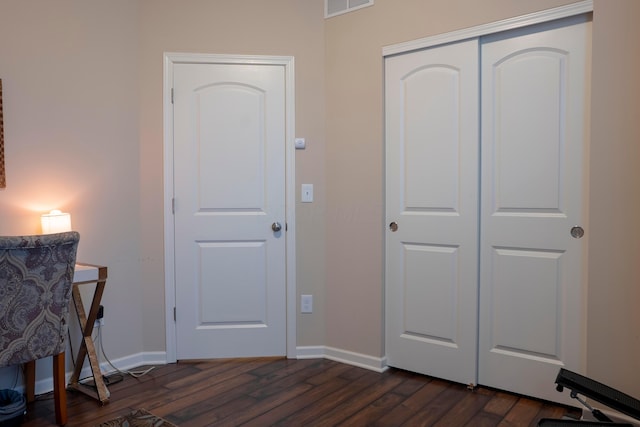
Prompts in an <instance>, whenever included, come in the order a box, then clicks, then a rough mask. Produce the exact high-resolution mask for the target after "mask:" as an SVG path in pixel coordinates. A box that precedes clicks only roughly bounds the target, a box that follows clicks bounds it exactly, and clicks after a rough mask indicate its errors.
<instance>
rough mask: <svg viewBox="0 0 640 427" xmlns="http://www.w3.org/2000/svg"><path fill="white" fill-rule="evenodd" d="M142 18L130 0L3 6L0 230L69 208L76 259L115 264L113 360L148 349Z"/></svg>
mask: <svg viewBox="0 0 640 427" xmlns="http://www.w3.org/2000/svg"><path fill="white" fill-rule="evenodd" d="M137 13H138V12H137V7H136V4H135V3H134V2H131V1H130V0H110V1H54V2H52V1H47V0H1V1H0V78H1V79H2V83H3V101H4V102H3V106H4V132H5V157H6V169H7V188H6V189H3V190H0V234H3V235H6V234H29V233H39V232H40V214H41V213H43V212H46V211H48V210H50V209H54V208H59V209H62V210H65V211H68V212H70V213H71V215H72V225H73V228H74V229H76V230H78V231H79V232H80V235H81V237H80V246H79V248H78V259H79V260H81V261H84V262H93V263H98V264H104V265H107V266H108V267H109V281H108V287H107V289H106V291H105V294H104V298H103V303H104V305H105V323H106V326H105V337H104V338H105V339H104V343H105V348H106V351H107V352H109V351H111V352H112V353H113V356H112V355H111V354H110V357H116V358H117V357H121V356H123V355H129V354H137V353H140V352H142V350H143V346H142V340H141V337H142V316H141V311H140V306H141V296H142V293H141V287H140V268H139V258H140V251H139V242H138V238H137V230H138V228H139V225H140V219H139V198H140V191H139V166H138V164H139V149H138V145H139V144H138V59H137V47H136V46H137V37H138V28H137ZM72 320H75V319H72ZM71 325H72V327H74V328H75V325H76V323H75V322H72V323H71ZM74 344H75V346H74V349H76V350H77V346H78V342H75V343H74ZM68 360H69V359H68ZM69 365H70V363H69ZM49 369H50V368H49ZM4 379H5V378H4V377H2V378H0V388H3V387H2V386H3V385H7V384H6V383H4V382H3V380H4ZM13 380H14V377H13V376H12V377H11V378H10V379H9V381H10V382H13ZM9 386H11V384H9Z"/></svg>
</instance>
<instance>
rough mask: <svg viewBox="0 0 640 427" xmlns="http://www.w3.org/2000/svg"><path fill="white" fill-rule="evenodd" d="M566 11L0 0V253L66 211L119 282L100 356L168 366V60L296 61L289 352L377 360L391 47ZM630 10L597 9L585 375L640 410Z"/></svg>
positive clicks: (441, 0) (512, 6)
mask: <svg viewBox="0 0 640 427" xmlns="http://www.w3.org/2000/svg"><path fill="white" fill-rule="evenodd" d="M570 2H571V1H568V0H564V1H563V0H539V1H535V2H534V1H529V2H523V1H513V0H487V1H485V2H482V3H481V4H482V7H478V5H479V4H480V3H479V2H477V1H475V0H403V1H398V0H376V2H375V5H374V6H372V7H369V8H365V9H362V10H360V11H358V12H355V13H350V14H346V15H343V16H339V17H335V18H331V19H329V20H326V21H325V20H324V19H323V17H322V6H323V2H322V1H321V0H314V1H311V0H304V1H302V0H277V1H276V0H273V1H269V2H265V1H263V0H219V1H201V0H181V1H180V2H176V1H170V0H139V1H132V0H109V1H104V0H102V1H101V0H58V1H56V2H51V1H50V0H0V78H2V79H3V84H4V109H5V139H6V145H7V146H6V159H7V173H8V177H7V178H8V187H7V189H5V190H0V234H18V233H32V232H34V233H35V232H38V231H39V226H38V217H39V214H40V213H41V212H43V211H46V210H48V209H51V208H62V209H64V210H68V211H70V212H71V213H72V214H73V222H74V228H76V229H78V230H79V231H80V232H81V234H82V242H81V246H80V258H81V259H83V260H86V261H92V262H96V263H104V264H106V265H108V266H109V269H110V270H109V276H110V277H109V281H108V288H107V291H106V293H105V298H104V302H105V307H106V317H105V320H106V326H105V328H104V342H105V346H106V349H107V350H108V351H109V356H110V357H111V358H112V359H117V358H119V357H125V356H129V355H132V354H137V353H139V352H142V351H146V352H153V351H163V350H164V349H165V343H164V341H165V331H164V267H163V262H164V261H163V236H162V234H163V213H162V198H163V163H162V162H163V160H162V146H163V135H162V129H163V128H162V54H163V52H165V51H166V52H169V51H172V52H201V53H242V54H269V55H294V56H295V58H296V59H295V61H296V62H295V67H296V134H297V136H304V137H306V138H307V141H308V148H307V150H305V151H298V152H297V153H296V162H297V168H296V183H297V188H296V194H299V184H300V183H303V182H310V183H313V184H315V197H316V202H315V203H312V204H299V203H298V204H297V207H296V213H297V230H296V231H297V237H298V239H297V279H298V283H297V285H298V293H299V294H300V293H311V294H313V295H314V297H315V300H314V302H315V313H314V314H312V315H304V316H301V315H299V316H298V345H302V346H304V345H327V346H331V347H335V348H339V349H343V350H348V351H354V352H357V353H363V354H367V355H371V356H376V357H380V356H382V355H383V354H384V336H383V330H384V327H383V322H384V317H383V298H382V296H383V263H384V258H383V237H384V234H383V230H384V224H383V213H384V206H383V171H384V169H383V149H384V142H383V137H382V136H383V111H382V108H383V99H382V85H383V80H382V66H383V64H382V57H381V49H382V47H383V46H386V45H390V44H394V43H398V42H401V41H407V40H412V39H416V38H421V37H425V36H429V35H433V34H438V33H442V32H447V31H451V30H455V29H460V28H464V27H468V26H473V25H478V24H481V23H486V22H491V21H496V20H500V19H504V18H507V17H511V16H516V15H520V14H524V13H528V12H532V11H537V10H541V9H543V8H549V7H555V6H559V5H562V4H567V3H570ZM639 7H640V2H637V1H636V0H616V1H615V2H613V1H604V0H596V6H595V15H594V16H595V17H594V26H593V28H594V41H593V46H594V51H593V58H594V66H593V126H592V133H593V142H592V148H591V153H592V155H591V194H590V196H591V202H590V203H591V204H590V215H591V223H590V225H589V228H588V233H589V237H590V251H589V278H590V283H589V286H590V287H589V322H588V329H589V334H588V340H589V341H588V345H589V346H588V352H587V361H588V369H589V372H590V373H592V374H593V375H597V376H598V377H599V378H601V379H603V380H606V381H610V382H611V383H612V385H614V386H619V387H621V388H623V389H624V390H625V391H627V392H629V393H632V394H635V395H636V396H640V383H638V382H637V381H635V379H636V378H637V355H638V354H639V353H640V335H639V333H638V332H637V330H638V328H637V326H638V324H639V321H640V319H639V316H640V315H639V314H638V310H635V306H636V303H637V301H640V286H638V282H639V280H638V274H639V273H638V272H637V269H635V268H634V267H635V266H636V265H635V264H637V261H638V255H637V254H638V253H639V250H638V249H639V248H638V243H637V242H638V241H640V227H639V226H638V225H637V224H638V222H637V217H638V216H639V215H638V211H639V210H640V200H639V193H638V191H637V189H636V186H635V183H636V182H638V181H640V168H637V167H636V165H635V162H636V161H637V159H638V158H639V157H640V156H639V154H640V153H639V152H638V151H639V148H638V141H639V140H640V135H639V130H638V125H637V124H636V123H637V122H638V117H640V114H639V108H638V102H639V101H638V99H640V90H639V87H638V81H637V80H636V76H637V75H640V64H639V61H640V60H639V58H638V55H639V53H638V49H637V47H636V46H635V44H631V41H636V40H640V34H639V31H640V30H638V28H640V27H639V26H637V25H635V22H632V19H633V18H634V17H637V16H640V10H639ZM325 99H326V102H325ZM325 140H326V141H325ZM298 197H299V196H298ZM116 313H117V315H116ZM3 380H4V378H0V383H2V381H3ZM0 385H3V384H0Z"/></svg>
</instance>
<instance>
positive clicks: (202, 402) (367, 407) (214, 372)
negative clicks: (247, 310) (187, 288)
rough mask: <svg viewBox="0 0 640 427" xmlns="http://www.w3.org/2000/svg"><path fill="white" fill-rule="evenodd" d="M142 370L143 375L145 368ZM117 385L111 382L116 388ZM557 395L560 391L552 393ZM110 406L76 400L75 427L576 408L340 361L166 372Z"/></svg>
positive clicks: (115, 395)
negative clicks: (143, 415)
mask: <svg viewBox="0 0 640 427" xmlns="http://www.w3.org/2000/svg"><path fill="white" fill-rule="evenodd" d="M140 369H142V368H140ZM116 380H117V376H110V381H112V382H114V381H116ZM550 387H553V384H551V385H550ZM109 391H110V393H111V397H110V401H109V403H108V404H106V405H104V406H100V404H99V403H98V402H97V401H96V400H93V399H91V398H90V397H88V396H86V395H85V394H82V393H78V392H73V391H68V392H67V396H68V413H69V422H68V424H67V425H68V426H70V427H73V426H83V427H84V426H93V425H96V424H99V423H101V422H104V421H107V420H109V419H112V418H115V417H118V416H120V415H124V414H127V413H129V412H131V411H132V410H134V409H140V408H144V409H146V410H148V411H150V412H152V413H153V414H155V415H158V416H160V417H163V418H165V419H166V420H168V421H171V422H173V423H175V424H177V425H178V426H180V427H196V426H198V427H199V426H240V425H242V426H259V427H263V426H394V427H395V426H451V427H455V426H474V427H475V426H479V427H483V426H500V427H504V426H536V425H537V423H538V420H539V419H540V418H545V417H546V418H561V417H562V416H565V415H568V416H571V417H573V418H577V417H579V416H580V411H579V410H578V409H576V408H569V407H564V406H557V405H553V404H550V403H549V402H543V401H538V400H534V399H529V398H524V397H520V396H517V395H513V394H510V393H505V392H501V391H497V390H492V389H488V388H484V387H478V388H476V389H475V390H473V391H470V390H467V388H466V387H465V386H464V385H461V384H454V383H450V382H447V381H443V380H439V379H435V378H431V377H427V376H423V375H418V374H414V373H410V372H406V371H402V370H397V369H389V370H388V371H387V372H384V373H382V374H379V373H376V372H373V371H370V370H367V369H363V368H358V367H354V366H350V365H345V364H341V363H338V362H334V361H331V360H325V359H313V360H288V359H281V358H277V359H273V358H272V359H262V358H261V359H234V360H217V361H202V362H188V363H184V362H182V363H177V364H169V365H164V366H158V367H156V368H155V369H154V370H153V371H151V372H150V373H149V374H147V375H145V376H143V377H141V378H138V379H136V378H133V377H131V376H128V375H126V376H124V379H123V381H121V382H117V383H112V384H111V385H109ZM27 411H28V412H27V415H26V418H25V422H24V424H23V427H39V426H52V425H55V424H54V422H53V421H54V414H53V400H52V398H51V397H50V396H49V395H44V396H40V397H39V399H38V400H37V401H36V402H35V403H33V404H31V405H29V407H28V408H27Z"/></svg>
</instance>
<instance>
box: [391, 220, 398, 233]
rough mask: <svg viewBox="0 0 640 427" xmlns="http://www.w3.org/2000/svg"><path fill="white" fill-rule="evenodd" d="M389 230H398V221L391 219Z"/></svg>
mask: <svg viewBox="0 0 640 427" xmlns="http://www.w3.org/2000/svg"><path fill="white" fill-rule="evenodd" d="M389 230H391V231H393V232H396V231H398V223H397V222H395V221H393V222H392V223H391V224H389Z"/></svg>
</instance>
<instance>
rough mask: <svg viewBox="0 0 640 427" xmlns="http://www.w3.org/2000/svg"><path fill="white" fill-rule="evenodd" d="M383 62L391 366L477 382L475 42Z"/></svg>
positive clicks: (387, 332) (388, 341) (457, 44)
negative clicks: (384, 74)
mask: <svg viewBox="0 0 640 427" xmlns="http://www.w3.org/2000/svg"><path fill="white" fill-rule="evenodd" d="M385 64H386V66H385V67H386V68H385V73H386V76H385V90H386V93H385V96H386V132H387V133H386V149H387V153H386V223H387V227H388V228H387V232H386V311H385V315H386V345H387V346H386V352H387V360H388V364H389V365H390V366H395V367H398V368H402V369H407V370H411V371H414V372H421V373H424V374H428V375H433V376H436V377H440V378H446V379H449V380H452V381H457V382H462V383H474V384H475V383H476V379H477V377H476V375H477V373H476V360H477V304H478V299H477V280H478V279H477V271H478V255H477V245H478V216H477V215H478V137H479V135H478V44H477V40H471V41H465V42H460V43H454V44H451V45H448V46H446V47H436V48H432V49H427V50H423V51H419V52H414V53H411V54H407V55H399V56H396V57H391V58H387V59H386V61H385ZM391 223H394V224H395V225H394V226H393V228H390V227H389V226H390V225H391ZM396 225H397V229H396V228H395V226H396ZM394 230H395V231H394Z"/></svg>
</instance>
